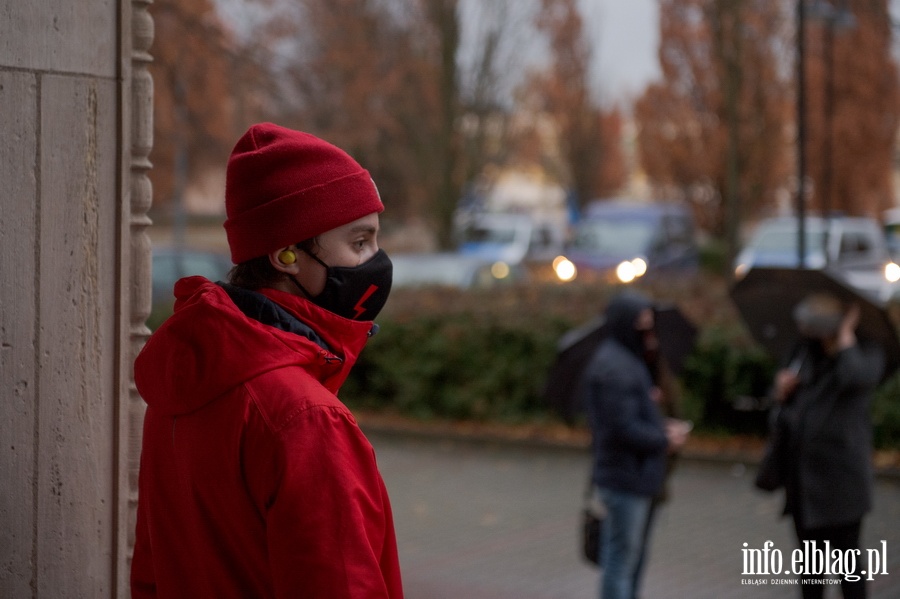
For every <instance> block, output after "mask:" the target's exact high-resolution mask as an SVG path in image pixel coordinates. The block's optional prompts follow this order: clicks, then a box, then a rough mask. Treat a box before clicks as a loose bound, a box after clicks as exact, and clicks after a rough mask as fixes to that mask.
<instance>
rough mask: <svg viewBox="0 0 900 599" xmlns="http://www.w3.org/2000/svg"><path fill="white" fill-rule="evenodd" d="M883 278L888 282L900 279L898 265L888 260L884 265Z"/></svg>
mask: <svg viewBox="0 0 900 599" xmlns="http://www.w3.org/2000/svg"><path fill="white" fill-rule="evenodd" d="M884 278H885V279H887V280H888V282H889V283H896V282H897V281H900V265H898V264H897V263H896V262H888V263H887V265H886V266H885V267H884Z"/></svg>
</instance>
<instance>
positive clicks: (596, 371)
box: [581, 298, 668, 496]
mask: <svg viewBox="0 0 900 599" xmlns="http://www.w3.org/2000/svg"><path fill="white" fill-rule="evenodd" d="M648 306H649V304H648V305H646V306H645V305H644V304H642V303H640V302H636V301H634V300H633V298H632V301H630V302H629V303H626V305H625V306H624V309H623V306H622V302H621V300H620V301H619V303H618V304H616V305H611V306H610V310H608V311H607V320H608V321H609V320H610V319H612V320H613V322H609V324H610V325H611V327H610V328H611V331H612V334H611V335H610V337H608V338H607V339H605V340H604V341H603V342H602V343H601V344H600V346H599V347H598V349H597V352H596V353H595V354H594V356H593V357H592V358H591V361H590V363H589V364H588V366H587V368H586V369H585V372H584V377H583V379H582V382H581V386H582V388H581V392H582V393H584V396H583V397H584V400H585V407H586V411H587V416H588V424H589V425H590V429H591V434H592V438H593V444H592V447H593V457H594V468H593V482H594V484H596V485H597V486H599V487H603V488H609V489H615V490H618V491H624V492H628V493H635V494H638V495H646V496H655V495H656V494H658V493H659V492H660V490H661V488H662V485H663V481H664V479H665V472H666V447H667V446H668V441H667V439H666V434H665V423H664V420H663V417H662V416H661V414H660V411H659V408H658V406H657V405H656V404H655V403H654V402H653V400H652V399H651V397H650V392H651V389H652V388H653V379H652V377H651V374H650V370H649V368H648V367H647V363H646V361H645V360H644V359H643V358H642V356H641V355H640V349H641V348H640V347H639V344H638V341H637V338H635V337H634V336H633V335H632V331H633V330H634V329H633V324H634V319H635V317H636V316H637V313H638V312H639V311H640V309H641V308H643V307H648Z"/></svg>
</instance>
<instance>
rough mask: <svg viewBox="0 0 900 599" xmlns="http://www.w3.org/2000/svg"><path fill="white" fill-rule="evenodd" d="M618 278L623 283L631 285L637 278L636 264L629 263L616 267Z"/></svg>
mask: <svg viewBox="0 0 900 599" xmlns="http://www.w3.org/2000/svg"><path fill="white" fill-rule="evenodd" d="M616 276H617V277H619V280H620V281H622V282H623V283H631V282H632V281H633V280H634V279H635V277H636V276H637V274H636V273H635V271H634V264H632V263H631V262H629V261H626V262H622V263H621V264H619V265H618V266H617V267H616Z"/></svg>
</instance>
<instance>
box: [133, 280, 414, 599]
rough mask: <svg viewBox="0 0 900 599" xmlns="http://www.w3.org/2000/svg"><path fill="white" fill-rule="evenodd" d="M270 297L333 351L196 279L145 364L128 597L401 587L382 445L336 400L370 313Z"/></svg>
mask: <svg viewBox="0 0 900 599" xmlns="http://www.w3.org/2000/svg"><path fill="white" fill-rule="evenodd" d="M245 293H246V292H245ZM260 293H261V295H264V296H265V298H268V300H273V301H274V303H275V304H277V305H275V306H274V309H275V311H276V312H278V307H279V306H280V308H283V309H284V311H286V312H281V314H282V316H287V317H288V319H289V320H290V321H291V322H292V324H293V325H299V327H301V328H304V324H305V325H309V328H311V329H312V330H313V331H315V333H311V337H313V338H315V336H316V333H317V334H318V335H319V336H320V341H321V342H324V345H325V346H327V347H328V348H329V349H325V348H324V347H322V346H321V345H320V344H318V343H316V342H314V341H313V340H311V339H310V338H307V337H306V336H303V335H300V334H297V332H296V331H295V332H287V331H286V330H282V329H280V328H276V327H275V326H269V325H266V324H262V323H261V322H259V321H257V320H254V319H251V318H248V317H247V316H245V315H244V313H243V312H242V311H241V310H240V309H238V308H237V307H236V305H235V303H234V301H232V299H231V298H230V297H229V294H228V293H227V292H226V290H225V289H223V288H222V287H221V286H220V285H217V284H214V283H211V282H209V281H207V280H206V279H203V278H201V277H190V278H187V279H183V280H181V281H179V282H178V283H177V284H176V286H175V295H176V298H177V301H176V304H175V314H174V315H173V316H172V317H171V318H170V319H169V320H167V321H166V322H165V323H164V324H163V325H162V326H161V327H160V328H159V330H158V331H157V332H156V333H155V334H154V335H153V336H152V337H151V338H150V340H149V341H148V342H147V344H146V346H145V347H144V349H143V351H142V352H141V353H140V355H139V356H138V358H137V360H136V361H135V367H134V374H135V382H136V384H137V388H138V391H140V393H141V396H142V397H143V398H144V400H145V401H146V402H147V412H146V415H145V418H144V435H143V448H142V453H141V467H140V481H139V496H138V511H137V530H136V538H135V547H134V559H133V562H132V568H131V590H132V596H133V597H135V598H143V597H185V598H191V599H201V598H210V599H213V598H214V599H225V598H229V597H234V598H241V599H246V598H249V597H253V598H268V597H291V598H297V597H300V598H306V597H308V598H316V599H319V598H354V599H357V598H359V599H361V598H367V599H368V598H373V599H374V598H400V597H402V595H403V592H402V589H401V584H400V567H399V562H398V559H397V547H396V540H395V537H394V525H393V520H392V516H391V508H390V503H389V501H388V496H387V492H386V490H385V486H384V483H383V481H382V479H381V475H380V474H379V472H378V468H377V466H376V463H375V455H374V451H373V449H372V446H371V445H370V444H369V442H368V441H367V440H366V438H365V437H364V436H363V434H362V432H361V431H360V430H359V428H358V426H357V424H356V421H355V420H354V418H353V416H352V415H351V414H350V412H349V411H348V409H347V408H346V407H345V406H344V405H343V404H342V403H341V402H340V401H339V400H338V399H337V397H336V395H335V393H336V392H337V390H338V388H339V387H340V385H341V384H342V383H343V382H344V379H345V378H346V376H347V373H348V372H349V370H350V367H351V366H352V365H353V363H354V362H355V360H356V358H357V356H358V355H359V352H360V351H361V350H362V348H363V346H364V345H365V342H366V339H367V337H368V335H369V331H370V329H371V328H372V323H366V322H356V321H352V320H347V319H345V318H341V317H340V316H336V315H334V314H332V313H331V312H328V311H326V310H323V309H321V308H319V307H317V306H315V305H313V304H312V303H310V302H308V301H306V300H305V299H303V298H299V297H296V296H293V295H289V294H286V293H281V292H278V291H274V290H262V291H261V292H260ZM251 295H252V294H251ZM255 297H256V299H258V300H260V302H261V303H262V304H264V305H265V306H266V307H268V308H270V309H271V308H273V304H272V302H269V301H268V300H266V299H265V298H263V297H260V296H259V295H257V296H255Z"/></svg>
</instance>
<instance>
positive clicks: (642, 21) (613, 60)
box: [581, 0, 660, 104]
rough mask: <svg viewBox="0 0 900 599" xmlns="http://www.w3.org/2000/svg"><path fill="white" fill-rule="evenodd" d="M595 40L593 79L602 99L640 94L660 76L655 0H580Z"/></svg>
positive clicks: (609, 100)
mask: <svg viewBox="0 0 900 599" xmlns="http://www.w3.org/2000/svg"><path fill="white" fill-rule="evenodd" d="M581 2H582V5H583V10H584V15H585V24H586V29H587V31H588V33H589V35H590V36H591V37H592V39H593V40H594V42H595V44H596V46H595V52H596V55H595V65H594V66H595V80H596V81H598V85H599V89H598V90H597V91H598V93H599V94H600V96H599V97H600V99H601V101H602V102H603V103H604V104H605V103H617V102H619V101H622V100H628V99H633V98H634V97H636V96H638V95H640V93H641V92H642V91H643V89H644V87H645V86H646V85H647V83H649V82H650V81H653V80H655V79H657V78H659V76H660V69H659V60H658V58H657V49H658V46H659V6H658V3H657V1H656V0H581Z"/></svg>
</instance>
